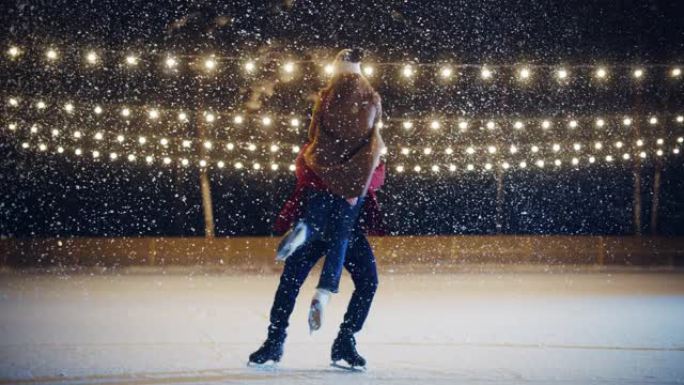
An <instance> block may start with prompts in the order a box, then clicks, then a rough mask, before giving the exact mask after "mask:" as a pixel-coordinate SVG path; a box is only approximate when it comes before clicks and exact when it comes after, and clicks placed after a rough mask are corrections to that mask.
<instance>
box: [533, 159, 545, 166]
mask: <svg viewBox="0 0 684 385" xmlns="http://www.w3.org/2000/svg"><path fill="white" fill-rule="evenodd" d="M534 164H536V165H537V167H539V168H544V160H543V159H537V161H536V162H534Z"/></svg>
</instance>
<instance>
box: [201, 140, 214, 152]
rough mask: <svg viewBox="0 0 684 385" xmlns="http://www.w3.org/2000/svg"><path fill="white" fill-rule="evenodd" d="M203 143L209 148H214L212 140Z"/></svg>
mask: <svg viewBox="0 0 684 385" xmlns="http://www.w3.org/2000/svg"><path fill="white" fill-rule="evenodd" d="M202 145H203V146H204V148H205V149H207V150H211V149H212V148H214V144H213V143H212V142H211V141H210V140H205V141H204V143H203V144H202Z"/></svg>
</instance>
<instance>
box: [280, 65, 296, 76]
mask: <svg viewBox="0 0 684 385" xmlns="http://www.w3.org/2000/svg"><path fill="white" fill-rule="evenodd" d="M283 70H284V71H285V73H288V74H291V73H293V72H294V70H295V65H294V63H293V62H287V63H285V64H284V65H283Z"/></svg>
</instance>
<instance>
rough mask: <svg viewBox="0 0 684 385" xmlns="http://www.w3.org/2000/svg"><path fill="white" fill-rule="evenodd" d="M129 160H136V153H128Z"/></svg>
mask: <svg viewBox="0 0 684 385" xmlns="http://www.w3.org/2000/svg"><path fill="white" fill-rule="evenodd" d="M127 158H128V161H129V162H135V155H133V154H128V156H127Z"/></svg>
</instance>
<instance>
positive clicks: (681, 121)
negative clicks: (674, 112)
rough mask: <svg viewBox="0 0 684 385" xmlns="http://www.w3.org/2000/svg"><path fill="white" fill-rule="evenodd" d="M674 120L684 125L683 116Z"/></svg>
mask: <svg viewBox="0 0 684 385" xmlns="http://www.w3.org/2000/svg"><path fill="white" fill-rule="evenodd" d="M675 120H676V121H677V123H684V116H682V115H678V116H677V118H676V119H675Z"/></svg>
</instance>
